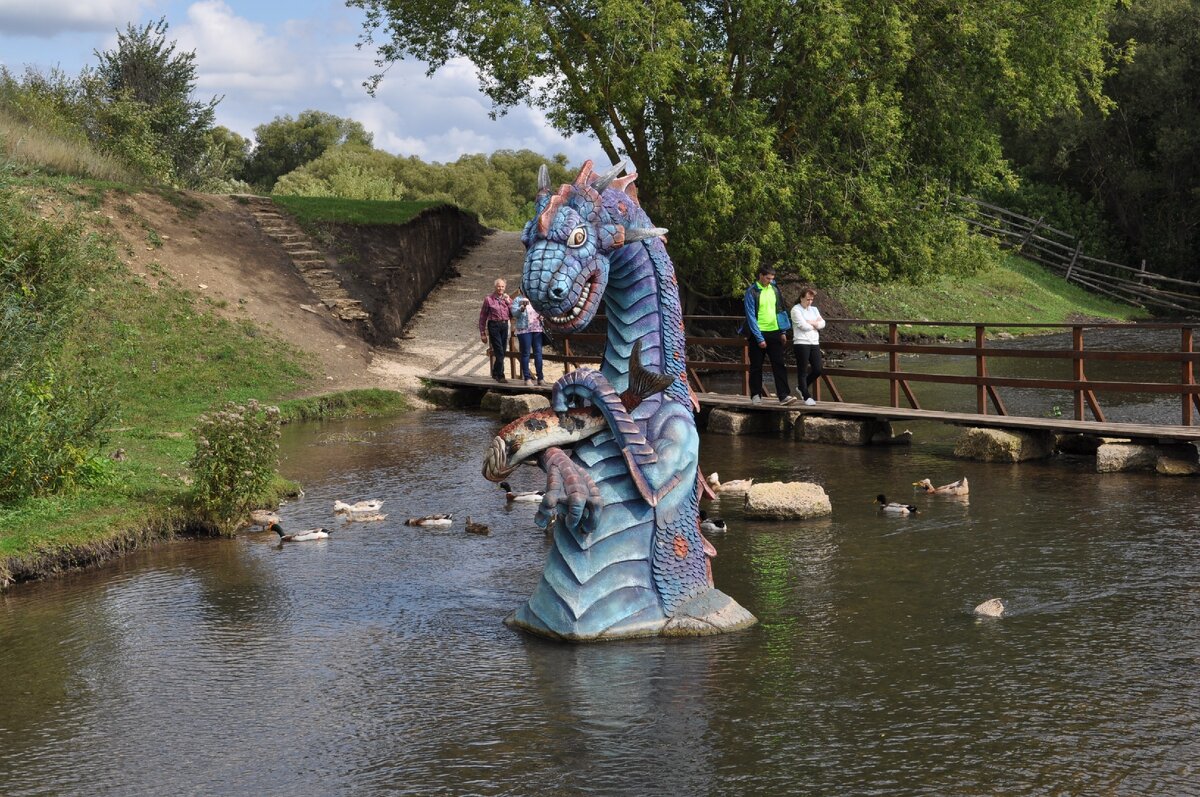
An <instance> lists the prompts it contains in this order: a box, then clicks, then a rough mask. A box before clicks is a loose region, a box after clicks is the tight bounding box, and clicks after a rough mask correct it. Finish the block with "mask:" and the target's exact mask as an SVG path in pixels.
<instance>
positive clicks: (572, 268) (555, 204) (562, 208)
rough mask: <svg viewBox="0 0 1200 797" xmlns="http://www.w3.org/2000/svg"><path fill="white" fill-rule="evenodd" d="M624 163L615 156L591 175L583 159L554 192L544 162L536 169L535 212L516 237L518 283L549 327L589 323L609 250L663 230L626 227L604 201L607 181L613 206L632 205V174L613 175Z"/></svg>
mask: <svg viewBox="0 0 1200 797" xmlns="http://www.w3.org/2000/svg"><path fill="white" fill-rule="evenodd" d="M624 168H625V162H624V161H621V162H620V163H617V164H616V165H615V166H613V167H612V168H611V169H610V170H609V171H607V172H605V173H604V174H602V175H597V174H595V173H594V172H593V171H592V162H591V161H586V162H585V163H584V164H583V168H582V169H580V170H579V176H577V177H576V178H575V181H574V182H573V183H570V184H567V185H563V186H562V187H561V188H559V190H558V191H557V192H552V191H551V190H550V178H549V173H548V170H547V169H546V167H545V166H542V168H541V170H540V171H539V173H538V194H537V201H536V204H535V206H536V212H535V215H534V217H533V218H532V219H531V220H530V221H529V223H528V224H526V225H525V231H524V233H523V234H522V236H521V241H522V242H523V243H524V244H525V248H526V253H525V267H524V271H523V273H522V276H521V285H522V287H523V289H524V291H525V295H526V296H527V297H529V301H530V302H532V303H533V306H534V307H535V308H537V310H538V312H539V313H541V315H542V320H543V321H544V322H545V323H546V324H547V325H548V326H549V327H551V328H552V329H556V330H559V331H562V332H577V331H579V330H581V329H583V328H584V327H586V326H587V325H588V324H590V323H591V321H592V319H593V318H595V317H596V311H597V310H599V308H600V300H601V299H602V298H603V297H604V290H605V288H606V287H607V286H608V270H609V259H610V257H611V256H612V254H613V253H614V252H615V251H616V250H617V249H619V248H620V247H622V246H624V245H625V244H628V243H631V242H633V241H639V240H643V239H646V238H653V237H655V236H658V235H663V234H665V233H666V230H664V229H661V228H658V227H646V228H638V229H627V228H626V226H625V224H624V223H623V220H622V218H621V217H620V214H619V213H618V212H617V207H618V205H614V204H611V203H606V202H605V201H604V198H603V195H604V192H605V190H607V189H608V188H609V187H610V186H611V187H612V188H613V189H614V190H615V191H620V192H622V193H621V197H622V198H623V200H624V202H622V203H620V205H619V206H621V207H628V206H629V205H636V204H637V199H636V194H635V192H634V190H633V180H634V179H635V178H636V177H637V174H636V173H634V174H630V175H628V176H626V177H623V178H620V179H618V178H617V175H618V174H620V173H621V171H623V170H624ZM626 203H627V204H626Z"/></svg>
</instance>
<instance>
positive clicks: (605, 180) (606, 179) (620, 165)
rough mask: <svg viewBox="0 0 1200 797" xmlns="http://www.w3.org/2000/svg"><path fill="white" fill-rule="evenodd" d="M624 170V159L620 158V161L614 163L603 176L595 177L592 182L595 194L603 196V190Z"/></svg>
mask: <svg viewBox="0 0 1200 797" xmlns="http://www.w3.org/2000/svg"><path fill="white" fill-rule="evenodd" d="M624 170H625V159H624V158H621V160H619V161H617V162H616V163H614V164H613V165H612V168H610V169H609V170H608V171H606V172H605V173H604V174H602V175H600V176H599V177H597V178H596V179H595V180H594V181H593V182H592V188H595V189H596V191H597V193H601V194H603V193H604V189H605V188H608V185H609V183H611V182H612V181H613V180H615V179H616V178H617V175H618V174H620V173H621V172H622V171H624Z"/></svg>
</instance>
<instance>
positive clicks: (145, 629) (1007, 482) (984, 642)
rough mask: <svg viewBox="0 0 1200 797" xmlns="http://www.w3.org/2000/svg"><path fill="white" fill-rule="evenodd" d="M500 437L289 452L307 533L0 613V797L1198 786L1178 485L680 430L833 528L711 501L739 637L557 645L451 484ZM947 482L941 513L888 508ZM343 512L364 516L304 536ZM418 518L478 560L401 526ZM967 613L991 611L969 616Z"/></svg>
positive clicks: (531, 564)
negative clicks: (816, 488)
mask: <svg viewBox="0 0 1200 797" xmlns="http://www.w3.org/2000/svg"><path fill="white" fill-rule="evenodd" d="M496 426H497V423H496V421H495V420H494V419H493V418H491V417H488V416H483V415H475V414H470V413H466V414H459V413H413V414H412V415H410V416H408V417H405V418H403V419H400V420H397V421H387V422H384V423H375V424H364V423H349V424H338V425H329V426H326V427H323V428H308V429H300V430H289V432H288V434H287V435H286V437H285V440H284V448H283V452H284V457H285V460H284V468H285V472H286V473H287V474H288V475H289V476H292V477H293V478H298V479H300V480H301V481H302V483H303V484H304V485H305V489H306V494H305V496H304V497H303V498H302V499H301V500H298V501H295V502H292V503H290V504H287V505H285V506H284V507H282V508H281V512H280V513H281V515H282V517H283V520H284V524H285V526H286V527H289V528H305V527H310V526H316V525H330V524H337V525H336V529H337V530H336V531H335V533H334V536H333V538H331V539H330V540H327V541H323V542H321V543H315V544H298V545H289V546H283V547H280V546H278V545H276V544H275V535H273V534H254V535H248V536H246V537H243V538H240V539H237V540H233V541H201V542H185V543H180V544H176V545H171V546H166V547H164V548H161V549H158V550H155V551H152V552H148V553H142V554H135V555H134V556H131V557H129V558H127V559H125V560H123V561H122V562H119V563H115V564H114V565H112V566H109V567H106V568H101V569H97V570H95V571H88V572H84V573H78V574H73V575H70V576H67V577H65V578H62V579H59V580H57V581H53V582H47V583H45V584H31V585H24V586H21V587H18V588H17V589H15V590H13V591H11V592H9V593H6V594H5V595H3V596H0V671H3V672H5V673H6V678H5V680H4V681H3V682H0V793H2V794H5V795H33V794H38V795H41V794H73V793H84V792H86V793H99V794H122V795H125V794H134V795H139V794H161V793H163V792H164V791H167V792H170V791H178V792H183V793H220V794H299V793H304V794H307V793H320V794H325V793H354V794H384V793H386V794H421V795H426V794H466V793H469V794H574V793H594V794H613V793H630V792H635V791H651V792H654V793H663V794H712V795H722V794H731V793H734V794H737V793H754V794H785V793H813V794H833V793H888V794H969V793H987V794H999V793H1004V794H1008V793H1028V792H1034V793H1041V792H1066V793H1096V792H1100V793H1103V792H1106V791H1109V792H1118V793H1172V794H1173V793H1187V792H1189V790H1192V791H1194V783H1195V778H1196V773H1195V771H1194V764H1193V763H1192V762H1193V761H1195V760H1198V756H1197V754H1198V753H1200V749H1198V748H1197V742H1196V740H1197V739H1198V738H1200V733H1198V731H1200V688H1198V687H1197V683H1198V678H1197V676H1198V675H1200V654H1197V651H1198V650H1200V623H1197V618H1198V617H1200V590H1198V589H1197V587H1196V578H1195V568H1196V563H1197V562H1198V561H1200V534H1197V531H1198V530H1200V529H1198V528H1197V526H1196V520H1195V510H1194V507H1195V488H1194V482H1192V481H1189V480H1186V479H1182V480H1171V479H1164V478H1159V477H1156V476H1153V475H1150V474H1097V473H1094V472H1093V471H1092V470H1090V469H1089V466H1088V465H1086V464H1084V463H1080V462H1076V463H1069V462H1040V463H1025V464H1022V465H988V464H982V463H973V462H962V461H958V460H954V459H951V458H950V457H949V454H950V450H951V448H952V446H953V438H954V434H955V430H952V429H947V428H945V427H940V426H935V425H928V424H918V425H915V426H914V431H915V432H916V436H917V440H918V441H919V443H918V444H917V445H915V446H913V447H911V448H885V449H870V448H839V447H833V446H820V445H811V444H808V445H806V444H796V443H790V442H786V441H782V440H777V439H772V438H724V437H716V436H705V438H704V440H703V444H702V452H701V459H702V464H703V466H704V467H705V469H706V470H719V471H720V472H721V474H722V476H723V477H725V478H727V479H732V478H755V479H758V480H793V479H802V480H811V481H816V482H818V483H820V484H822V486H824V488H825V489H826V491H827V492H828V493H829V495H830V498H831V501H832V504H833V507H834V514H833V516H832V517H830V518H824V519H821V520H817V521H809V522H799V523H762V522H755V521H751V520H749V519H747V518H745V517H744V516H743V514H742V511H741V507H740V504H739V502H737V501H730V500H728V499H726V500H722V501H721V502H719V503H718V502H714V504H713V505H712V511H713V514H718V515H719V516H721V517H723V518H725V519H726V520H727V522H728V523H729V526H730V531H729V532H728V533H727V534H725V535H722V536H720V537H715V538H714V540H713V541H714V543H715V544H716V546H717V548H718V551H719V555H718V557H717V559H716V560H715V561H714V571H715V578H716V583H717V586H718V587H719V588H721V589H722V590H724V591H726V592H728V593H729V594H731V595H733V596H735V597H736V598H737V599H738V601H739V602H741V603H742V604H743V605H745V606H746V607H747V608H748V609H750V610H751V611H753V612H754V613H755V614H756V615H758V617H759V618H760V621H761V622H760V624H759V626H757V627H755V628H754V629H752V630H750V631H748V632H746V633H741V634H733V635H728V636H723V637H718V638H712V639H700V640H674V641H673V640H643V641H631V642H624V643H612V644H601V645H588V646H564V645H556V644H552V643H548V642H545V641H542V640H536V639H531V638H528V637H525V636H522V635H520V634H516V633H514V632H511V631H509V630H508V629H506V628H505V627H504V626H503V625H502V623H501V621H502V619H503V617H504V616H505V615H506V614H507V613H508V612H510V611H511V610H512V609H514V608H515V607H516V606H517V605H519V604H520V603H521V602H522V601H523V600H525V599H526V598H527V597H528V595H529V593H530V591H531V590H532V589H533V587H534V586H535V584H536V583H537V579H538V577H539V575H540V572H541V567H542V563H543V560H544V557H545V555H546V551H547V542H546V539H545V536H544V535H543V534H542V533H541V532H540V531H538V530H537V529H536V528H535V527H533V525H532V516H533V512H534V507H533V506H530V505H527V504H525V505H507V504H506V503H505V502H504V498H503V495H502V493H500V492H499V491H498V490H496V488H495V487H494V486H492V485H490V484H488V483H486V482H484V481H483V480H482V478H481V477H480V476H479V467H478V466H479V461H478V457H479V456H480V455H481V454H482V447H483V444H484V442H486V440H488V439H489V438H490V436H491V434H492V433H493V431H494V429H495V428H496ZM356 430H357V431H362V430H370V431H374V432H375V433H376V434H375V435H374V436H373V437H364V438H363V439H364V442H361V443H353V442H343V443H338V444H321V443H320V441H321V439H322V437H321V436H322V434H323V433H325V432H331V431H335V432H354V431H356ZM963 476H967V477H968V478H969V479H970V482H971V494H970V496H969V498H967V499H965V500H962V499H958V500H956V499H954V498H952V497H945V496H932V495H924V494H914V493H913V492H912V487H911V484H912V482H914V481H916V480H918V479H921V478H925V477H929V478H930V479H932V480H933V481H934V482H935V483H939V484H940V483H945V482H949V481H953V480H955V479H958V478H961V477H963ZM538 480H539V476H538V474H537V472H536V471H533V470H525V471H521V472H519V473H518V474H517V480H516V481H514V486H515V487H516V488H517V489H519V490H524V489H534V488H537V487H538V486H539V484H538ZM518 481H519V482H520V483H518ZM879 492H884V493H887V494H888V495H889V496H890V497H891V498H893V499H894V500H901V499H903V500H906V501H910V502H912V503H915V504H917V505H918V506H919V508H920V512H919V513H918V514H917V515H915V516H912V517H902V518H901V517H891V516H886V515H882V514H880V513H879V512H878V510H877V509H876V507H875V506H874V505H873V504H872V503H871V499H872V498H873V497H874V496H875V495H876V494H877V493H879ZM371 497H380V498H384V499H385V500H386V501H387V503H386V504H385V506H384V511H385V512H387V513H388V515H389V517H388V519H387V520H386V521H384V522H382V523H372V524H349V525H341V524H340V521H337V520H335V519H334V518H333V517H332V502H333V500H334V499H351V498H371ZM430 512H454V513H456V514H457V515H458V517H459V519H460V521H461V518H462V517H464V516H465V515H466V514H468V513H470V514H472V515H473V516H474V517H476V519H478V520H481V521H483V522H486V523H488V524H489V525H490V526H491V527H492V531H493V535H492V536H491V537H487V538H481V537H476V536H474V535H467V534H466V533H465V532H463V531H462V526H461V522H460V525H458V526H456V527H452V528H451V529H449V530H445V531H436V530H428V529H420V528H411V527H406V526H404V525H403V519H404V518H405V517H408V516H410V515H418V514H427V513H430ZM990 597H1001V598H1003V599H1004V600H1005V602H1006V603H1007V604H1008V606H1009V613H1008V616H1006V617H1005V618H1003V619H1002V620H999V621H992V622H980V621H978V620H976V618H974V617H973V616H972V614H971V610H972V607H974V606H975V605H976V604H978V603H979V602H980V601H982V600H984V599H986V598H990Z"/></svg>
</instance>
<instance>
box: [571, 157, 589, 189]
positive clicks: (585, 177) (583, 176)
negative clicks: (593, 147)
mask: <svg viewBox="0 0 1200 797" xmlns="http://www.w3.org/2000/svg"><path fill="white" fill-rule="evenodd" d="M591 179H592V161H591V160H590V159H589V160H585V161H584V162H583V166H581V167H580V168H579V176H578V177H576V178H575V187H576V188H585V187H586V186H587V184H588V183H589V182H591Z"/></svg>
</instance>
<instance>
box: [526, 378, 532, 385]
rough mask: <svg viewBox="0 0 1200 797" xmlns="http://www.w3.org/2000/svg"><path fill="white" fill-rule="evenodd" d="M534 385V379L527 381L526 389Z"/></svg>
mask: <svg viewBox="0 0 1200 797" xmlns="http://www.w3.org/2000/svg"><path fill="white" fill-rule="evenodd" d="M532 385H533V380H532V379H526V380H525V387H530V386H532Z"/></svg>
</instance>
